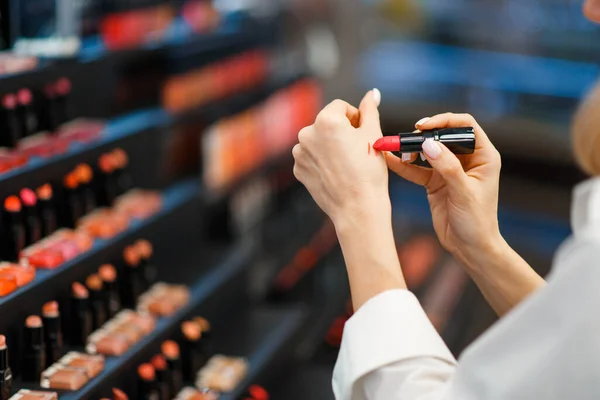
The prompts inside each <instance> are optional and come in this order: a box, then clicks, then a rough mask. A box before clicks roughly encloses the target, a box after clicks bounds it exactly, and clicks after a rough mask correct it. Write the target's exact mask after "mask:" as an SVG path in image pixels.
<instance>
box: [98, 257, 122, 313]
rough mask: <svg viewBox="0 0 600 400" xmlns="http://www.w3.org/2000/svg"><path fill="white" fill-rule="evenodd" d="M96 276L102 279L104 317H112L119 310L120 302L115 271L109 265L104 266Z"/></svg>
mask: <svg viewBox="0 0 600 400" xmlns="http://www.w3.org/2000/svg"><path fill="white" fill-rule="evenodd" d="M98 275H100V278H102V281H103V282H104V287H105V289H106V290H105V292H106V293H105V297H104V299H105V301H106V304H105V307H106V316H107V317H108V318H112V317H114V316H115V315H116V314H117V313H118V312H119V310H120V309H121V300H120V299H119V288H118V286H117V270H116V269H115V267H114V266H112V265H110V264H104V265H102V266H101V267H100V269H99V270H98Z"/></svg>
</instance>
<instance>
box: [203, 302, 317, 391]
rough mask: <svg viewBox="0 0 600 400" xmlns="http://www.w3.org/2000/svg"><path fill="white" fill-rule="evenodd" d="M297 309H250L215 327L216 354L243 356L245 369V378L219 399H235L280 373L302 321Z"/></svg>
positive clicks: (299, 311)
mask: <svg viewBox="0 0 600 400" xmlns="http://www.w3.org/2000/svg"><path fill="white" fill-rule="evenodd" d="M305 315H306V314H305V312H304V310H303V309H302V308H299V307H287V308H250V309H245V310H242V311H241V312H240V314H239V315H238V316H236V317H235V318H234V319H233V321H232V322H231V323H228V324H227V325H225V326H224V327H218V328H217V329H218V331H219V332H221V333H220V334H219V336H218V337H217V338H215V343H214V346H213V347H214V349H215V351H216V353H217V354H224V355H229V356H238V357H245V358H246V359H247V360H248V362H249V370H248V374H247V376H246V377H245V379H244V380H243V381H242V382H241V383H240V385H238V387H237V388H236V389H235V390H234V391H232V392H229V393H224V394H223V395H221V397H219V399H220V400H237V399H238V398H239V396H240V395H242V394H243V392H244V391H245V390H246V388H247V387H248V386H249V385H251V384H253V383H255V382H260V381H261V380H262V379H264V378H265V377H266V376H268V375H271V374H274V373H276V372H278V370H280V367H281V362H282V361H284V360H285V359H286V358H287V356H289V355H290V354H291V351H292V346H291V344H292V343H293V342H294V340H295V339H296V336H297V334H298V331H299V329H300V327H301V326H302V324H303V322H304V321H305Z"/></svg>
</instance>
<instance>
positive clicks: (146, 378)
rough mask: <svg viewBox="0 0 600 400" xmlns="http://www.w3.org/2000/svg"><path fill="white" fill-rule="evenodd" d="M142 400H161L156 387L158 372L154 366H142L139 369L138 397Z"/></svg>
mask: <svg viewBox="0 0 600 400" xmlns="http://www.w3.org/2000/svg"><path fill="white" fill-rule="evenodd" d="M137 398H138V399H140V400H159V399H160V395H159V393H158V389H157V387H156V371H155V370H154V367H153V366H152V364H142V365H140V366H139V367H138V395H137Z"/></svg>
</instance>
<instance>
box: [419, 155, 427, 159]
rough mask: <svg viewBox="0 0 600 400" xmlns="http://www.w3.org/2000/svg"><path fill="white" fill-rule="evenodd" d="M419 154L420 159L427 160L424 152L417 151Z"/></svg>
mask: <svg viewBox="0 0 600 400" xmlns="http://www.w3.org/2000/svg"><path fill="white" fill-rule="evenodd" d="M419 154H420V156H421V161H427V159H426V158H425V154H423V153H419Z"/></svg>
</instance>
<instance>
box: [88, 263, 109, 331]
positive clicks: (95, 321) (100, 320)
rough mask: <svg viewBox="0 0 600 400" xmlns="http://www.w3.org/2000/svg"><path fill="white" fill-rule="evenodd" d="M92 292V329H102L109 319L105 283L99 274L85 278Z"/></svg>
mask: <svg viewBox="0 0 600 400" xmlns="http://www.w3.org/2000/svg"><path fill="white" fill-rule="evenodd" d="M85 285H86V286H87V288H88V291H89V293H90V306H91V307H90V308H91V310H92V329H93V330H96V329H100V328H101V327H102V325H104V323H105V322H106V320H107V319H108V317H107V311H106V293H105V292H104V283H103V282H102V278H100V275H98V274H92V275H90V276H88V277H87V279H86V280H85Z"/></svg>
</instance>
